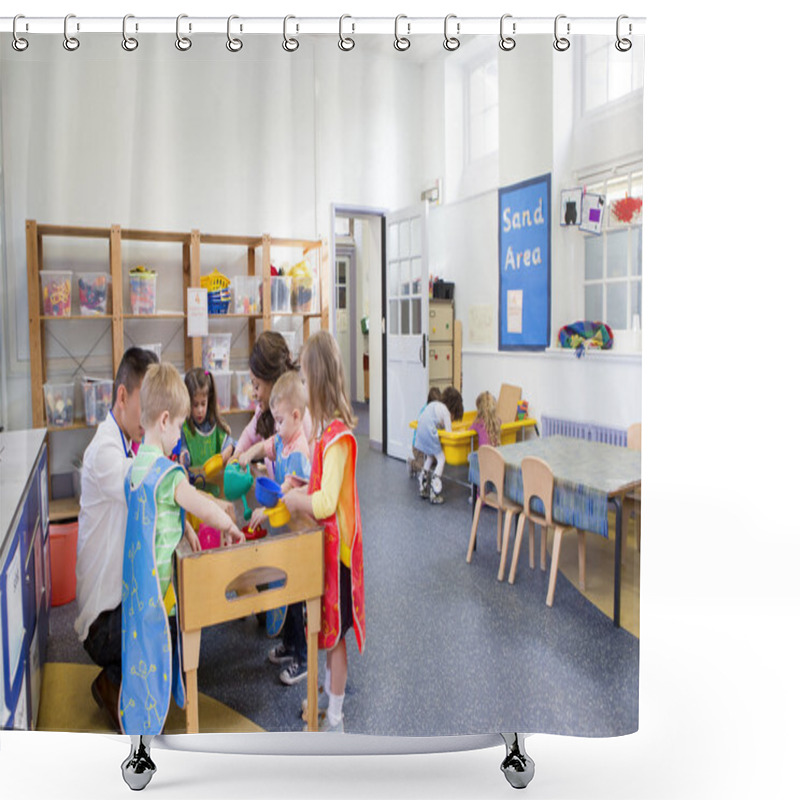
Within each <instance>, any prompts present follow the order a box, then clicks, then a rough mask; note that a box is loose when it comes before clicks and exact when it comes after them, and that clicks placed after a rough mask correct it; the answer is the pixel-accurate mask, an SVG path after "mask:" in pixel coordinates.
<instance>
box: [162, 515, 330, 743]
mask: <svg viewBox="0 0 800 800" xmlns="http://www.w3.org/2000/svg"><path fill="white" fill-rule="evenodd" d="M281 530H282V531H285V532H281V533H274V532H271V533H270V535H269V536H267V537H266V538H264V539H256V540H255V541H252V542H247V543H246V544H242V545H236V546H234V547H221V548H217V549H216V550H203V551H201V552H199V553H192V552H191V551H189V549H188V547H187V546H186V544H185V543H184V542H182V543H181V545H180V546H179V548H178V550H177V551H176V553H177V559H178V598H179V603H180V609H181V633H182V636H183V669H184V673H185V678H186V732H187V733H199V732H200V724H199V715H198V704H197V703H198V699H197V668H198V666H199V661H200V635H201V633H202V630H203V628H204V627H206V626H207V625H217V624H218V623H220V622H228V621H229V620H233V619H239V618H241V617H247V616H249V615H250V614H254V613H258V612H261V611H268V610H270V609H273V608H280V607H281V606H284V605H288V604H290V603H297V602H300V601H305V603H306V610H307V637H308V679H307V683H308V693H307V697H308V729H309V730H312V731H313V730H316V729H317V634H318V633H319V630H320V612H321V605H322V593H323V586H324V577H323V549H322V542H323V538H322V530H321V529H320V528H319V527H318V526H317V524H316V523H315V522H314V521H313V520H312V519H311V518H310V517H302V518H300V519H297V520H295V519H292V521H291V522H290V523H289V525H288V526H287V527H286V528H283V529H281ZM284 578H285V579H286V581H285V585H284V586H282V587H280V588H274V589H265V590H264V591H259V590H258V589H257V588H256V586H263V585H264V584H267V583H271V582H274V581H279V580H281V579H284ZM230 592H236V593H237V594H236V596H235V597H234V596H231V597H230V598H229V597H228V596H227V593H230Z"/></svg>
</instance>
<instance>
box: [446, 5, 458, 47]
mask: <svg viewBox="0 0 800 800" xmlns="http://www.w3.org/2000/svg"><path fill="white" fill-rule="evenodd" d="M451 19H456V15H455V14H448V15H447V16H446V17H445V18H444V49H445V50H450V52H452V51H453V50H458V48H459V47H461V41H460V40H459V39H458V37H457V36H449V35H448V33H447V27H448V25H449V23H450V20H451ZM460 32H461V23H460V22H456V34H458V33H460Z"/></svg>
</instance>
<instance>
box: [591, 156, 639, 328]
mask: <svg viewBox="0 0 800 800" xmlns="http://www.w3.org/2000/svg"><path fill="white" fill-rule="evenodd" d="M586 191H587V192H590V193H597V194H602V195H604V196H605V198H606V201H605V212H604V218H605V222H604V225H603V230H602V232H601V233H600V234H599V235H596V234H591V233H588V234H586V235H585V239H584V313H585V317H586V319H589V320H602V321H603V322H605V323H606V324H608V325H609V326H610V327H611V330H612V331H613V330H630V329H632V328H635V327H636V321H637V320H638V325H639V326H641V324H642V222H641V219H642V217H641V204H640V203H638V202H637V201H639V200H641V198H642V172H641V170H637V171H631V172H627V173H625V174H615V175H613V176H611V177H608V178H607V179H605V180H603V181H599V182H597V183H594V184H589V185H587V186H586Z"/></svg>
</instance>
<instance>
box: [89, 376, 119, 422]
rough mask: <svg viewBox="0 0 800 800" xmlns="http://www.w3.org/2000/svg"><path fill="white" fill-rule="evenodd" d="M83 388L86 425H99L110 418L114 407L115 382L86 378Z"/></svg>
mask: <svg viewBox="0 0 800 800" xmlns="http://www.w3.org/2000/svg"><path fill="white" fill-rule="evenodd" d="M82 388H83V409H84V416H85V417H86V424H87V425H97V424H98V423H100V422H102V421H103V420H104V419H105V418H106V417H107V416H108V412H109V411H110V410H111V406H112V405H113V398H112V394H113V391H114V381H112V380H98V379H97V378H85V379H84V381H83V387H82Z"/></svg>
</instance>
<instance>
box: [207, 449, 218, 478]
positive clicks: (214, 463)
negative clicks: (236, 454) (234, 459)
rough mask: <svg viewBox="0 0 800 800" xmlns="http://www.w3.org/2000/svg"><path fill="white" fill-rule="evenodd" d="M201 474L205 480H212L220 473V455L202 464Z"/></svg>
mask: <svg viewBox="0 0 800 800" xmlns="http://www.w3.org/2000/svg"><path fill="white" fill-rule="evenodd" d="M203 472H205V474H206V477H207V478H213V477H214V476H216V475H219V473H220V472H222V453H216V454H215V455H213V456H211V458H209V459H208V461H206V463H205V464H203Z"/></svg>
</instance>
